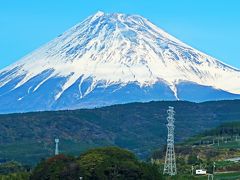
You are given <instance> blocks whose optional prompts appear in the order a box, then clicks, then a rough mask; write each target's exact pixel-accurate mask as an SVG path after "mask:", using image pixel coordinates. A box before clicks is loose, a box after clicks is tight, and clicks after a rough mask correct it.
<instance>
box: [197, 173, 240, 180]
mask: <svg viewBox="0 0 240 180" xmlns="http://www.w3.org/2000/svg"><path fill="white" fill-rule="evenodd" d="M195 178H196V179H198V180H207V179H208V177H207V176H195ZM237 179H240V171H239V172H226V173H216V174H215V175H214V180H237Z"/></svg>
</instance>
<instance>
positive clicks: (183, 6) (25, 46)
mask: <svg viewBox="0 0 240 180" xmlns="http://www.w3.org/2000/svg"><path fill="white" fill-rule="evenodd" d="M0 2H1V5H0V68H3V67H5V66H7V65H10V64H11V63H13V62H15V61H17V60H19V59H20V58H21V57H23V56H24V55H26V54H27V53H29V52H31V51H32V50H34V49H36V48H38V47H39V46H41V45H43V44H44V43H46V42H48V41H50V40H51V39H53V38H55V37H56V36H58V35H59V34H61V33H62V32H64V31H65V30H67V29H68V28H70V27H71V26H73V25H75V24H76V23H78V22H81V21H82V20H84V19H85V18H86V17H88V16H89V15H92V14H94V13H96V12H97V11H98V10H101V11H104V12H121V13H127V14H140V15H142V16H144V17H146V18H147V19H149V20H150V21H152V22H153V23H154V24H156V25H157V26H159V27H160V28H162V29H164V30H165V31H167V32H168V33H170V34H172V35H173V36H175V37H177V38H178V39H180V40H182V41H183V42H185V43H187V44H189V45H191V46H192V47H194V48H196V49H198V50H200V51H203V52H205V53H207V54H209V55H211V56H213V57H216V58H218V59H219V60H221V61H223V62H225V63H227V64H230V65H232V66H235V67H237V68H240V45H239V42H240V10H239V8H240V1H239V0H86V1H84V0H36V1H35V0H21V1H20V0H7V1H3V0H1V1H0Z"/></svg>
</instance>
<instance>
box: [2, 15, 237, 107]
mask: <svg viewBox="0 0 240 180" xmlns="http://www.w3.org/2000/svg"><path fill="white" fill-rule="evenodd" d="M16 79H18V80H17V81H16V82H15V83H13V84H12V85H11V88H10V89H8V91H7V92H4V93H3V94H0V98H1V97H4V95H6V93H10V92H13V91H17V90H18V89H22V88H23V87H24V86H26V85H27V84H29V82H31V81H32V80H33V79H38V81H37V82H36V81H34V83H33V84H31V85H30V86H29V87H28V89H25V91H26V92H24V93H20V94H21V95H19V97H17V99H18V101H23V100H24V98H26V97H28V96H29V94H34V93H35V94H36V93H37V91H38V90H39V89H41V87H42V86H46V84H47V83H48V82H49V81H51V80H53V79H61V81H60V82H58V84H60V85H59V87H57V88H56V89H54V92H52V96H53V97H54V98H53V100H51V103H50V104H51V105H49V106H50V108H51V107H52V104H56V102H57V101H58V100H60V99H61V98H64V97H65V94H66V93H67V91H69V89H71V88H72V87H74V86H76V87H75V88H76V90H75V91H74V93H75V94H74V98H75V99H76V102H78V104H79V103H80V102H81V101H83V99H84V98H85V97H87V96H90V95H91V94H93V93H94V91H95V90H96V89H99V88H102V89H107V88H110V87H115V88H113V89H112V92H114V93H115V92H117V91H119V90H121V89H123V88H126V86H128V85H131V84H134V85H136V86H138V87H139V88H140V89H147V88H153V87H154V86H155V85H156V84H158V83H161V84H165V85H166V86H167V87H168V88H170V90H171V91H172V93H173V95H174V97H175V98H176V99H181V97H179V93H178V85H179V84H180V83H183V82H191V83H194V84H198V85H201V86H207V87H213V88H214V89H219V90H223V91H226V92H229V93H233V94H240V72H239V70H237V69H234V68H232V67H230V66H228V65H225V64H224V63H222V62H220V61H218V60H216V59H214V58H212V57H210V56H208V55H206V54H204V53H201V52H200V51H197V50H195V49H194V48H191V47H190V46H188V45H186V44H185V43H182V42H181V41H179V40H178V39H176V38H175V37H173V36H171V35H169V34H168V33H166V32H165V31H163V30H161V29H160V28H158V27H157V26H155V25H154V24H152V23H151V22H150V21H148V20H147V19H145V18H143V17H141V16H139V15H125V14H118V13H114V14H108V13H103V12H101V11H99V12H97V13H96V14H95V15H93V16H90V17H88V18H87V19H86V20H84V21H83V22H82V23H80V24H77V25H76V26H74V27H73V28H71V29H70V30H68V31H66V32H65V33H63V34H62V35H60V36H58V37H57V38H56V39H54V40H52V41H51V42H49V43H47V44H46V45H44V46H42V47H41V48H39V49H37V50H36V51H34V52H32V53H31V54H29V55H27V56H25V57H24V58H22V59H21V60H20V61H18V62H17V63H15V64H13V65H11V66H9V67H7V68H6V69H3V70H2V71H0V92H1V88H2V89H4V87H6V86H7V85H8V84H9V83H11V82H13V81H14V80H16ZM86 83H87V85H86ZM159 93H160V94H161V92H159ZM52 96H51V97H52ZM68 96H70V95H68ZM72 98H73V97H72ZM162 99H164V96H162ZM153 100H155V99H153ZM156 100H157V99H156ZM113 101H114V100H113ZM140 101H141V98H140ZM104 103H105V102H104ZM106 104H108V103H106ZM110 104H111V103H110ZM56 106H57V105H56ZM72 106H75V105H71V107H72ZM76 106H78V105H76ZM61 108H64V107H61Z"/></svg>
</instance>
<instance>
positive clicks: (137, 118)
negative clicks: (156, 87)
mask: <svg viewBox="0 0 240 180" xmlns="http://www.w3.org/2000/svg"><path fill="white" fill-rule="evenodd" d="M168 106H173V107H174V108H175V111H176V115H175V118H176V121H175V125H176V133H175V139H176V142H183V141H185V140H186V139H188V138H189V137H191V136H194V135H196V134H198V133H200V132H204V131H206V130H208V129H210V128H215V127H217V126H219V125H220V124H222V123H224V122H230V121H231V122H232V121H237V120H240V101H239V100H233V101H214V102H204V103H192V102H185V101H161V102H149V103H131V104H124V105H114V106H109V107H103V108H96V109H81V110H68V111H56V112H34V113H24V114H6V115H0V149H1V151H0V157H1V159H0V161H6V160H17V161H20V162H22V163H24V164H35V163H37V162H38V161H39V160H40V159H42V158H45V157H50V156H52V155H53V153H54V138H56V137H57V138H59V139H60V144H59V148H60V152H62V153H66V154H71V155H79V154H80V153H81V152H83V151H85V150H87V149H89V148H92V147H98V146H109V145H114V146H119V147H123V148H127V149H129V150H132V151H133V152H134V153H135V154H136V155H137V156H138V157H140V158H146V157H148V156H149V155H150V154H151V153H152V151H153V150H155V149H158V148H159V147H162V146H163V145H164V144H165V143H166V132H167V129H166V117H167V113H166V110H167V109H168Z"/></svg>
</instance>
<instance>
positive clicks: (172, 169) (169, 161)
mask: <svg viewBox="0 0 240 180" xmlns="http://www.w3.org/2000/svg"><path fill="white" fill-rule="evenodd" d="M167 113H168V117H167V121H168V124H167V128H168V137H167V150H166V157H165V164H164V170H163V174H168V175H170V176H174V175H176V174H177V167H176V158H175V151H174V121H175V119H174V115H175V111H174V107H171V106H169V109H168V110H167Z"/></svg>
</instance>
